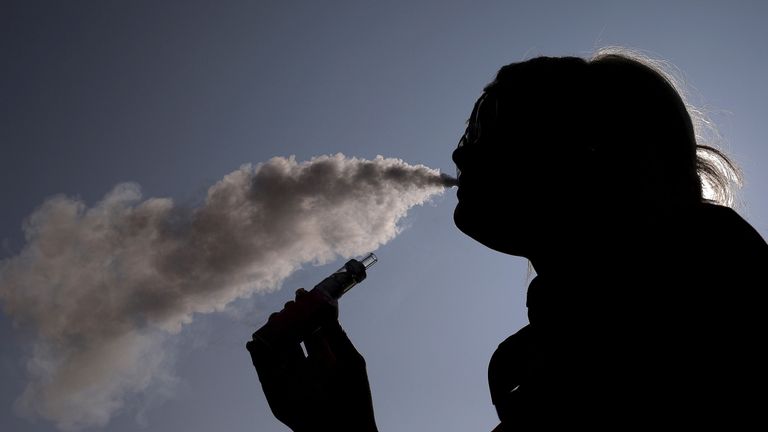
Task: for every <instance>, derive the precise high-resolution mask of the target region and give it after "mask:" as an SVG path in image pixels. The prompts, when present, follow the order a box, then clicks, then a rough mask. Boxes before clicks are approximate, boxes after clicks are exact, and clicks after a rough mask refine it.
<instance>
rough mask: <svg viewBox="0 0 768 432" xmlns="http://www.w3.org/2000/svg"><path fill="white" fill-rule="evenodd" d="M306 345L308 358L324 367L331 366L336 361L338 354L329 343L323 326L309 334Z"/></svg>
mask: <svg viewBox="0 0 768 432" xmlns="http://www.w3.org/2000/svg"><path fill="white" fill-rule="evenodd" d="M304 346H305V347H306V348H307V358H308V359H310V360H312V361H313V362H315V363H317V364H319V365H321V366H323V367H331V366H332V365H333V364H334V363H335V362H336V356H335V355H334V354H333V351H332V350H331V347H330V346H329V345H328V341H327V340H326V338H325V334H324V333H323V330H322V328H319V329H317V331H315V332H313V333H312V334H310V335H309V336H307V337H306V338H305V339H304Z"/></svg>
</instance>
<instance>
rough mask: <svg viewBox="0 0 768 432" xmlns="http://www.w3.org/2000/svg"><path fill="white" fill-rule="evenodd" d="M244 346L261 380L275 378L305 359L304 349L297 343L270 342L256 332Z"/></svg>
mask: <svg viewBox="0 0 768 432" xmlns="http://www.w3.org/2000/svg"><path fill="white" fill-rule="evenodd" d="M246 348H247V349H248V352H249V353H250V354H251V361H252V362H253V366H254V367H255V368H256V372H258V374H259V378H260V379H261V380H262V381H263V380H269V379H276V378H278V377H279V376H281V375H283V374H284V373H287V372H288V371H291V370H294V369H295V368H296V367H298V366H299V365H301V363H303V362H304V361H305V359H306V357H305V356H304V350H302V349H301V345H299V344H298V343H282V344H275V343H270V342H267V341H266V340H265V339H263V338H261V337H260V336H259V333H258V332H256V333H254V334H253V338H252V340H251V341H250V342H248V343H247V344H246Z"/></svg>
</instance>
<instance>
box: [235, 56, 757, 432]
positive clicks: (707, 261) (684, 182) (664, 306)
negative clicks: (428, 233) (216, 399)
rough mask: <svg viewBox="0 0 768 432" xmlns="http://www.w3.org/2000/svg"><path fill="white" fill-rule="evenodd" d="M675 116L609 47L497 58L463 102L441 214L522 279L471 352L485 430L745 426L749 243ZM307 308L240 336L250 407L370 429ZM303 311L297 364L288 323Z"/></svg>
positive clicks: (357, 381)
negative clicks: (508, 320)
mask: <svg viewBox="0 0 768 432" xmlns="http://www.w3.org/2000/svg"><path fill="white" fill-rule="evenodd" d="M691 113H693V114H697V113H696V112H695V111H692V110H689V109H688V108H687V107H686V105H685V103H684V101H683V99H682V98H681V96H680V93H679V92H678V90H677V89H676V87H675V85H674V82H673V80H672V79H670V77H669V76H668V75H666V74H664V73H663V72H662V71H661V69H659V68H658V67H657V66H656V64H654V63H653V62H651V61H649V60H646V59H644V58H642V57H640V56H637V55H635V54H628V53H621V52H611V51H603V52H600V53H598V54H597V55H596V56H594V57H593V58H591V59H582V58H575V57H562V58H551V57H539V58H534V59H531V60H528V61H524V62H520V63H513V64H510V65H507V66H504V67H502V68H501V70H500V71H499V72H498V75H497V77H496V79H495V80H494V81H493V82H492V83H491V84H489V85H488V86H487V87H486V88H485V90H484V92H483V94H482V95H481V96H480V98H479V99H478V101H477V102H476V104H475V106H474V109H473V111H472V114H471V116H470V119H469V121H468V125H467V129H466V132H465V134H464V136H463V137H462V138H461V141H460V143H459V146H458V148H456V150H455V151H454V153H453V159H454V161H455V163H456V165H457V168H458V170H459V189H458V198H459V202H458V205H457V207H456V210H455V213H454V220H455V223H456V226H457V227H458V228H459V229H460V230H461V231H462V232H464V233H465V234H467V235H469V236H470V237H472V238H473V239H475V240H477V241H479V242H480V243H482V244H484V245H486V246H488V247H490V248H492V249H495V250H497V251H500V252H503V253H506V254H510V255H516V256H521V257H525V258H527V259H529V260H530V263H531V265H532V266H533V268H534V269H535V271H536V277H535V278H534V279H533V280H532V281H531V283H530V286H529V288H528V297H527V306H528V317H529V322H530V323H529V324H528V325H526V326H525V327H524V328H522V329H521V330H520V331H518V332H517V333H515V334H514V335H512V336H510V337H509V338H508V339H507V340H505V341H503V342H502V343H501V344H500V345H499V347H498V349H497V350H496V352H495V353H494V355H493V357H492V358H491V360H490V365H489V370H488V376H489V384H490V391H491V398H492V400H493V403H494V405H495V406H496V409H497V412H498V414H499V418H500V420H501V424H500V425H499V427H498V428H497V430H505V431H508V430H515V427H517V426H521V429H522V430H525V429H527V428H530V426H531V425H537V427H539V428H543V427H548V426H558V425H559V426H568V427H573V426H577V425H579V426H610V427H612V428H615V429H620V428H625V427H629V426H633V425H640V424H644V425H651V424H653V425H661V424H667V425H668V424H678V425H689V426H690V425H693V424H698V425H701V424H712V423H713V422H728V423H729V424H731V425H733V424H737V423H742V422H753V421H756V420H757V419H760V416H761V413H762V411H763V409H764V402H765V398H764V397H763V396H762V392H763V390H764V389H765V384H766V383H765V377H764V372H763V369H764V367H765V365H766V361H765V356H764V354H762V351H763V350H762V345H763V343H764V335H763V329H764V328H765V325H764V324H765V318H764V317H765V312H764V311H765V307H764V306H765V303H764V301H763V300H761V299H762V296H761V295H760V294H761V293H760V291H761V290H762V289H764V288H766V287H767V286H768V284H767V283H766V282H767V281H768V278H766V273H765V268H766V267H765V266H766V264H768V245H766V243H765V241H764V240H763V239H762V238H761V237H760V235H759V234H758V233H757V232H756V231H755V230H754V229H753V228H752V227H751V226H750V225H749V224H748V223H747V222H746V221H744V219H742V218H741V217H740V216H739V215H738V214H737V213H735V212H734V211H733V210H731V209H730V208H729V207H727V206H722V205H719V204H727V203H729V202H730V201H731V200H732V194H731V187H732V183H733V182H737V181H738V178H739V177H738V171H737V169H736V168H735V166H734V165H733V164H732V163H731V162H730V161H729V159H728V158H727V157H726V156H725V155H724V154H722V153H721V152H720V151H718V150H716V149H714V148H712V147H708V146H705V145H704V144H703V143H700V142H698V141H697V128H696V127H695V124H694V121H692V118H691ZM705 193H706V195H705ZM321 303H322V302H321V300H319V299H317V298H314V297H313V296H311V295H308V294H307V293H306V291H303V290H299V291H298V292H297V300H296V302H289V303H288V304H286V308H285V309H284V310H283V311H281V312H279V313H275V314H272V316H271V317H270V320H269V322H268V323H267V326H271V327H272V328H273V330H274V331H273V334H276V335H278V336H276V337H275V340H274V341H270V343H269V345H267V344H265V343H263V341H256V340H255V341H252V342H250V343H249V345H248V348H249V351H250V352H251V355H252V358H253V362H254V365H255V366H256V369H257V371H258V373H259V378H260V380H261V382H262V385H263V388H264V391H265V394H266V396H267V400H268V401H269V403H270V406H271V408H272V410H273V412H274V413H275V415H276V416H277V417H278V418H279V419H280V420H281V421H283V422H284V423H286V424H287V425H288V426H290V427H291V428H293V429H294V430H296V431H308V430H318V431H319V430H360V431H365V430H375V429H376V426H375V421H374V418H373V408H372V403H371V397H370V392H369V390H368V382H367V377H366V374H365V362H364V360H363V358H362V356H360V354H358V353H357V351H356V350H355V349H354V347H353V346H352V344H351V342H349V339H347V338H346V336H345V334H344V332H343V330H342V329H341V327H340V326H339V325H338V321H337V320H336V317H337V316H338V315H337V309H335V308H336V305H322V304H321ZM318 304H320V306H318ZM313 307H322V308H325V310H326V315H325V316H326V318H325V321H324V322H325V323H326V324H324V326H323V328H322V330H321V331H320V332H317V333H315V334H314V335H312V336H311V337H310V338H309V339H308V340H307V341H306V347H307V351H308V357H307V358H305V356H304V354H303V352H302V351H301V348H300V347H299V346H298V343H297V342H296V338H295V337H292V336H290V335H291V332H292V331H294V330H291V329H293V328H294V327H295V326H292V323H294V322H296V321H298V320H300V319H301V317H302V316H304V315H306V312H305V311H306V310H308V309H311V308H313ZM294 332H295V331H294ZM280 334H285V335H286V336H285V337H284V338H282V342H281V337H280V336H279V335H280ZM347 404H352V407H351V409H344V410H338V409H336V407H337V406H339V405H347ZM662 421H664V422H665V423H661V422H662Z"/></svg>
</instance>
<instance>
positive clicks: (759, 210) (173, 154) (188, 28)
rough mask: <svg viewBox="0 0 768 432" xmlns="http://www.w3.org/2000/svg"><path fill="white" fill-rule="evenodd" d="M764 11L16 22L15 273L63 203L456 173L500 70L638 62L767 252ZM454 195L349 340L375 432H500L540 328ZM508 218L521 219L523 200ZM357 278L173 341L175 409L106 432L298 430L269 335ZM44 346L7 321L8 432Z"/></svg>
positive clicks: (149, 409)
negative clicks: (313, 179)
mask: <svg viewBox="0 0 768 432" xmlns="http://www.w3.org/2000/svg"><path fill="white" fill-rule="evenodd" d="M766 19H768V4H766V3H765V2H759V1H753V2H746V1H745V2H736V1H727V2H726V1H721V2H712V1H686V2H680V1H679V2H673V1H663V2H653V1H645V2H630V1H608V0H606V1H590V2H587V1H584V2H571V1H555V2H552V1H550V2H548V1H476V0H475V1H451V0H430V1H413V0H411V1H388V2H382V1H378V2H377V1H366V0H356V1H351V0H349V1H341V0H338V1H331V0H328V1H300V2H298V1H286V0H282V1H277V0H275V1H257V0H254V1H215V2H214V1H207V2H206V1H196V0H195V1H106V0H101V1H90V2H85V1H66V2H64V1H47V2H41V1H35V0H24V1H8V0H5V1H3V2H2V3H1V4H0V55H1V56H2V57H1V58H2V67H0V119H1V120H0V145H1V146H2V153H0V203H2V207H1V208H2V211H0V242H2V243H0V257H7V256H10V255H12V254H14V253H15V252H17V251H18V250H19V249H20V248H21V246H22V245H23V233H22V231H21V224H22V221H23V220H24V218H25V217H26V216H28V215H29V214H30V213H31V212H32V211H33V210H34V209H35V207H36V206H38V205H39V204H40V203H41V202H42V201H43V199H45V198H46V197H49V196H51V195H54V194H58V193H64V194H67V195H72V196H79V197H82V198H83V199H84V200H85V201H86V202H88V203H94V202H95V201H97V200H98V199H99V198H100V197H102V196H103V195H104V194H105V193H106V192H108V191H109V190H110V189H111V187H112V186H113V185H115V184H116V183H119V182H123V181H135V182H138V183H139V184H141V186H142V188H143V191H144V195H145V196H147V197H150V196H157V197H160V196H162V197H165V196H167V197H173V198H174V199H176V200H178V201H180V202H182V203H184V202H187V203H194V202H198V201H199V200H200V199H201V197H202V195H203V193H204V191H205V190H206V188H207V186H209V185H210V184H211V183H213V182H214V181H216V180H218V179H219V178H221V176H223V175H224V174H226V173H228V172H230V171H232V170H234V169H236V168H237V167H238V166H240V165H241V164H242V163H246V162H259V161H265V160H267V159H268V158H270V157H271V156H278V155H286V156H287V155H291V154H294V155H296V156H297V158H298V159H302V160H303V159H308V158H310V157H311V156H313V155H320V154H328V153H336V152H343V153H345V154H347V155H350V156H359V157H366V158H372V157H374V156H376V155H377V154H382V155H384V156H390V157H400V158H403V159H405V160H407V161H409V162H411V163H423V164H426V165H428V166H431V167H434V168H441V169H442V170H444V171H447V172H453V170H454V168H453V164H452V162H451V159H450V154H451V151H452V150H453V148H454V146H455V143H456V142H457V140H458V138H459V136H460V135H461V133H462V131H463V128H464V121H465V120H466V118H467V116H468V115H469V112H470V110H471V107H472V104H473V102H474V100H475V99H476V98H477V96H478V95H479V93H480V91H481V89H482V87H483V86H484V85H485V84H486V83H488V82H489V81H490V80H491V79H492V77H493V75H494V73H495V71H496V70H497V69H498V68H499V67H500V66H501V65H503V64H506V63H509V62H512V61H518V60H522V59H526V58H530V57H533V56H536V55H589V54H590V53H591V52H592V51H593V50H594V49H595V48H598V47H601V46H605V45H624V46H628V47H634V48H639V49H643V50H646V51H648V52H649V53H651V54H653V55H655V56H657V57H660V58H663V59H665V60H668V61H670V62H671V63H673V64H674V65H676V66H677V67H678V68H679V69H680V70H681V71H682V72H683V73H684V75H685V77H686V79H687V82H688V84H689V86H691V90H692V92H693V95H694V97H693V99H692V100H693V102H695V103H699V104H702V105H703V106H704V108H706V109H707V110H708V111H709V112H710V113H711V114H712V117H713V118H714V120H715V121H716V122H717V123H718V126H719V128H720V132H721V134H722V135H723V137H724V139H725V140H726V144H727V145H726V150H729V151H730V153H731V154H732V155H733V156H734V158H735V159H736V161H737V162H738V163H740V164H741V166H742V168H743V170H744V173H745V177H746V181H747V183H746V186H745V187H744V189H743V190H742V191H743V193H742V198H743V201H744V202H745V205H744V206H743V207H742V208H739V209H738V210H739V212H740V213H741V214H742V215H743V216H745V217H746V218H747V220H748V221H749V222H750V223H751V224H752V225H753V226H754V227H755V228H756V229H757V230H758V231H759V232H760V233H761V234H762V235H763V236H764V237H768V198H766V197H767V196H768V194H767V193H766V192H767V191H768V187H766V185H768V178H766V172H765V170H764V169H763V167H765V166H766V164H768V147H767V146H766V142H768V123H767V122H766V121H765V119H766V118H768V107H766V105H765V101H766V100H768V83H766V80H765V77H766V76H768V58H766V56H765V54H764V52H765V44H766V42H768V29H766V26H765V21H766ZM454 205H455V196H454V194H453V193H452V192H450V191H449V192H448V193H447V194H445V196H443V197H442V198H438V199H437V200H435V202H434V203H433V205H427V206H424V207H419V208H416V209H414V210H413V211H412V212H411V214H410V216H409V217H408V219H407V220H406V221H405V224H404V226H405V227H406V229H405V230H404V231H403V233H402V234H401V235H400V236H399V237H398V238H396V239H395V240H394V241H392V242H391V243H390V244H388V245H386V246H385V247H383V248H381V249H380V250H378V251H377V254H378V255H379V258H380V263H379V264H378V265H377V266H376V267H374V268H373V269H372V270H371V271H370V273H369V279H368V280H367V281H366V282H365V283H364V284H363V285H360V286H359V287H357V288H355V289H354V290H353V291H351V292H350V293H349V294H348V295H347V296H345V297H344V299H343V300H342V302H341V311H340V319H341V322H342V325H343V326H344V327H345V328H346V330H347V332H348V334H349V335H350V338H351V339H352V341H353V342H354V343H355V344H356V346H357V347H358V349H359V351H360V352H361V353H362V354H363V355H364V356H365V358H366V360H367V364H368V371H369V377H370V382H371V387H372V392H373V399H374V405H375V408H376V415H377V421H378V425H379V429H380V430H381V431H382V432H384V431H399V432H407V431H424V430H434V431H438V430H439V431H448V432H453V431H455V432H458V431H490V430H491V429H492V428H493V427H494V426H495V425H496V424H497V423H498V420H497V418H496V414H495V411H494V409H493V406H492V405H491V402H490V396H489V393H488V386H487V375H486V374H487V365H488V361H489V359H490V356H491V354H492V353H493V351H494V350H495V348H496V345H497V344H498V343H499V342H500V341H501V340H503V339H504V338H505V337H507V336H508V335H509V334H511V333H513V332H514V331H516V330H517V329H518V328H520V327H521V326H522V325H524V324H525V322H526V318H525V309H524V303H525V300H524V298H525V297H524V295H525V289H526V286H527V282H526V262H525V261H524V260H522V259H520V258H515V257H508V256H503V255H501V254H498V253H495V252H492V251H490V250H488V249H486V248H484V247H483V246H481V245H479V244H476V243H474V242H473V241H472V240H471V239H469V238H467V237H465V236H463V235H462V234H461V233H460V232H458V230H456V229H455V227H454V226H453V223H452V211H453V206H454ZM511 205H520V206H525V203H518V202H515V201H514V199H513V198H512V199H511ZM341 263H342V261H339V262H338V263H334V264H331V265H328V266H323V267H311V266H308V267H306V268H305V269H303V270H301V271H299V272H297V273H296V274H295V275H294V276H292V277H291V278H290V279H289V280H287V281H286V282H285V284H284V286H285V289H283V290H281V291H278V292H276V293H273V294H270V295H265V296H258V297H256V298H251V299H248V300H243V301H240V302H238V303H237V304H235V305H234V306H233V307H232V309H231V310H230V311H227V312H223V313H218V314H212V315H206V316H201V317H198V319H197V320H196V321H195V322H194V323H193V324H192V325H190V326H188V327H187V328H186V329H185V330H184V331H183V332H182V334H181V335H180V336H179V337H177V338H175V339H174V345H175V346H174V347H171V348H170V349H171V350H172V351H173V352H175V353H176V373H177V376H178V383H177V385H176V389H175V391H174V393H173V394H171V395H165V396H161V395H150V396H142V397H136V398H135V399H132V400H131V401H130V403H129V404H128V406H127V407H126V408H125V409H124V410H123V411H121V412H120V413H119V414H118V415H117V416H115V417H114V418H113V420H112V422H111V423H110V424H109V425H107V426H106V427H105V428H104V429H105V430H110V431H133V430H137V429H141V430H145V431H172V430H184V431H185V432H198V431H199V432H203V431H211V430H225V431H230V432H238V431H259V432H271V431H285V430H287V428H285V427H284V426H283V425H282V424H281V423H279V422H278V421H277V420H275V419H274V418H273V417H272V415H271V413H270V411H269V408H268V406H267V404H266V401H265V399H264V396H263V394H262V392H261V388H260V385H259V383H258V380H257V377H256V373H255V371H254V370H253V367H252V365H251V363H250V358H249V357H248V354H247V352H246V351H245V348H244V343H245V341H246V340H248V339H249V337H250V334H251V332H253V331H254V330H255V329H256V328H257V327H258V326H259V325H261V324H262V323H263V322H264V320H265V319H266V316H267V315H268V314H269V313H270V312H272V311H274V310H279V309H280V308H281V307H282V304H283V303H284V302H285V301H287V300H288V299H290V298H292V296H293V291H294V288H296V287H299V286H305V287H308V288H309V287H311V286H312V285H314V283H316V282H318V281H319V280H320V279H322V278H323V277H325V276H326V274H327V273H329V272H331V271H332V270H334V269H335V268H336V267H338V266H339V265H340V264H341ZM27 335H28V333H26V330H25V329H21V328H15V327H14V326H13V323H12V322H11V320H10V319H9V318H8V317H7V316H5V315H3V314H2V313H0V340H2V341H3V348H2V350H0V382H2V385H0V425H2V427H1V428H0V429H2V430H3V431H25V432H32V431H36V432H37V431H39V432H43V431H53V430H55V428H54V427H53V425H51V424H50V423H48V422H46V421H42V420H39V419H38V420H28V419H24V418H20V417H19V416H18V415H17V414H16V413H15V412H14V409H13V404H14V400H15V399H16V397H17V396H18V395H19V394H20V393H21V391H22V389H23V388H24V382H25V381H24V375H25V363H24V356H25V353H26V352H28V350H29V349H30V346H29V341H28V338H27V337H26V336H27Z"/></svg>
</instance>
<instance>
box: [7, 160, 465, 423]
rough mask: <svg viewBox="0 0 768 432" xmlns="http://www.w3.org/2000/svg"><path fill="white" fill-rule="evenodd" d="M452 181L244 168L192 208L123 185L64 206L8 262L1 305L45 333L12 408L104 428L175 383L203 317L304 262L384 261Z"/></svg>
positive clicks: (277, 164) (271, 285)
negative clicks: (135, 397)
mask: <svg viewBox="0 0 768 432" xmlns="http://www.w3.org/2000/svg"><path fill="white" fill-rule="evenodd" d="M451 184H453V183H452V179H450V177H447V176H444V175H441V174H440V173H439V172H438V171H437V170H432V169H429V168H427V167H425V166H422V165H415V166H414V165H408V164H406V163H405V162H403V161H401V160H399V159H388V158H387V159H385V158H383V157H380V156H379V157H377V158H376V159H374V160H363V159H356V158H347V157H345V156H344V155H341V154H337V155H335V156H322V157H317V158H314V159H312V160H311V161H309V162H304V163H297V162H296V161H295V159H294V158H281V157H277V158H273V159H271V160H270V161H268V162H266V163H263V164H259V165H256V166H255V167H254V166H251V165H244V166H242V167H241V168H240V169H238V170H236V171H234V172H232V173H230V174H228V175H227V176H225V177H224V178H223V179H222V180H221V181H219V182H218V183H216V184H214V185H213V186H211V187H210V189H209V190H208V194H207V197H206V200H205V203H204V204H203V205H202V206H201V207H199V208H196V209H191V210H190V209H188V210H184V209H179V208H177V207H174V203H173V201H172V200H170V199H167V198H150V199H146V200H142V197H141V193H140V191H139V188H138V186H137V185H135V184H131V183H124V184H120V185H118V186H116V187H115V188H114V189H113V190H112V191H111V192H110V193H108V194H107V195H106V196H105V197H104V199H103V200H102V201H100V202H99V203H97V204H96V205H94V206H93V207H91V208H87V207H86V206H85V205H84V204H83V202H81V201H79V200H76V199H72V198H68V197H64V196H57V197H54V198H51V199H48V200H47V201H45V202H44V203H43V204H42V205H41V206H40V208H38V209H37V210H36V211H35V212H34V213H33V214H32V215H31V216H30V217H29V218H28V220H27V221H26V223H25V225H24V230H25V233H26V239H27V243H26V245H25V246H24V248H23V250H22V251H21V252H20V253H19V254H18V255H16V256H14V257H11V258H8V259H6V260H4V261H2V262H0V300H2V303H3V306H4V309H5V311H6V313H8V314H9V315H10V316H11V317H13V319H14V320H15V321H16V322H18V323H21V324H23V325H24V324H26V325H29V326H31V327H32V328H33V329H34V330H35V331H36V334H37V339H36V343H35V347H34V351H33V355H32V358H31V359H30V360H29V362H28V369H29V375H30V382H29V384H28V385H27V388H26V390H25V391H24V393H23V394H22V396H21V397H20V398H19V400H18V401H17V404H18V406H19V407H20V408H21V409H22V410H23V411H26V412H30V413H33V414H37V415H40V416H42V417H45V418H47V419H50V420H52V421H55V422H56V423H57V424H58V426H59V427H60V428H62V429H77V428H81V427H86V426H98V425H104V424H106V423H107V421H108V420H109V418H110V416H111V415H112V414H113V413H114V412H115V411H116V410H118V409H119V408H120V407H121V406H122V405H123V403H124V400H125V397H126V396H127V395H129V394H132V393H138V392H143V391H147V389H149V388H150V386H153V385H156V384H157V383H158V381H163V380H168V379H169V378H168V377H169V376H170V375H169V374H168V370H167V368H166V366H167V361H166V357H165V355H166V351H164V350H163V349H162V344H163V342H164V341H167V338H168V335H171V334H174V333H177V332H179V331H180V329H181V328H182V326H183V325H184V324H185V323H189V322H190V321H191V320H192V318H193V315H194V314H195V313H207V312H213V311H217V310H221V309H223V308H224V307H225V306H226V305H227V304H229V303H230V302H232V301H233V300H235V299H237V298H239V297H244V296H248V295H251V294H253V293H257V292H266V291H270V290H274V289H276V288H278V287H279V285H280V282H281V281H282V280H283V279H285V277H287V276H288V275H289V274H291V272H293V271H294V270H296V269H297V268H299V267H300V266H301V265H302V264H303V263H315V264H322V263H326V262H329V261H331V260H333V259H336V258H337V257H339V256H343V257H353V256H358V255H362V254H363V253H366V252H369V251H372V250H375V249H376V248H378V247H379V246H380V245H382V244H384V243H386V242H388V241H389V240H391V239H392V238H393V237H395V235H397V234H398V232H399V229H398V221H399V220H400V219H401V218H402V217H403V216H404V215H405V214H406V212H407V211H408V209H409V208H411V207H413V206H414V205H417V204H422V203H424V202H425V201H426V200H428V199H429V198H430V197H432V196H434V195H435V194H438V193H440V192H441V191H442V190H443V189H444V188H445V187H446V186H450V185H451Z"/></svg>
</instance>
